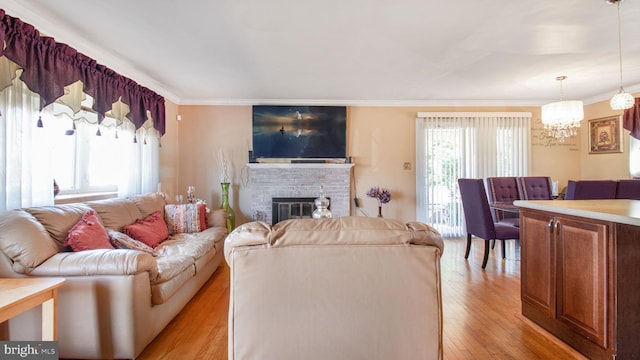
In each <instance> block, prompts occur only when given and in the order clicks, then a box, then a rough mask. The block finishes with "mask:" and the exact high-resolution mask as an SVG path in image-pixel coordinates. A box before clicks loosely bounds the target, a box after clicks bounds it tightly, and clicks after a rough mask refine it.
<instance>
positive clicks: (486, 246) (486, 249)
mask: <svg viewBox="0 0 640 360" xmlns="http://www.w3.org/2000/svg"><path fill="white" fill-rule="evenodd" d="M490 242H491V240H485V241H484V258H483V259H482V268H483V269H484V268H485V267H487V260H489V243H490Z"/></svg>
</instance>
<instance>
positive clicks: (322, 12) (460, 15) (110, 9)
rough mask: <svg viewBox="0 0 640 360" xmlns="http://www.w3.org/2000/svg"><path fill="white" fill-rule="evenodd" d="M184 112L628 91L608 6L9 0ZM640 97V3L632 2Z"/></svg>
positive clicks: (630, 74) (514, 1)
mask: <svg viewBox="0 0 640 360" xmlns="http://www.w3.org/2000/svg"><path fill="white" fill-rule="evenodd" d="M0 8H3V9H4V10H5V11H6V12H7V14H8V15H10V16H14V17H19V18H21V19H22V20H23V21H25V22H27V23H30V24H32V25H34V26H35V27H36V28H37V29H39V30H40V31H41V32H42V33H44V34H47V35H49V36H53V37H54V38H56V40H57V41H59V42H64V43H67V44H69V45H71V46H72V47H74V48H76V49H77V50H78V51H80V52H82V53H84V54H86V55H88V56H90V57H92V58H94V59H96V60H97V61H98V62H99V63H102V64H104V65H106V66H108V67H110V68H112V69H113V70H115V71H117V72H118V73H120V74H122V75H124V76H127V77H130V78H132V79H133V80H135V81H137V82H138V83H140V84H142V85H144V86H146V87H149V88H151V89H152V90H155V91H156V92H158V93H160V94H161V95H163V96H165V97H166V98H167V99H169V100H170V101H173V102H175V103H177V104H292V105H293V104H304V105H321V104H325V105H389V106H392V105H542V104H544V103H547V102H551V101H557V100H559V98H560V84H559V82H558V81H556V80H555V78H556V77H557V76H559V75H566V76H567V77H568V78H567V80H565V81H564V85H563V88H564V99H565V100H583V101H585V102H586V103H587V104H588V103H593V102H597V101H601V100H605V99H608V98H610V97H611V96H612V95H613V94H615V93H616V92H617V91H618V88H619V81H620V80H619V78H620V77H619V76H620V75H619V58H618V35H617V7H616V5H609V4H607V3H606V2H605V1H604V0H563V1H558V0H535V1H531V0H511V1H496V0H458V1H433V0H431V1H428V0H427V1H425V0H369V1H356V0H271V1H264V0H182V1H174V0H156V1H131V0H108V1H107V0H101V1H98V0H94V1H86V0H56V1H51V0H28V1H25V0H0ZM620 9H621V18H622V22H621V24H622V53H623V78H624V85H625V89H626V90H627V91H628V92H639V91H640V38H639V35H640V0H627V1H625V2H624V3H622V5H621V7H620Z"/></svg>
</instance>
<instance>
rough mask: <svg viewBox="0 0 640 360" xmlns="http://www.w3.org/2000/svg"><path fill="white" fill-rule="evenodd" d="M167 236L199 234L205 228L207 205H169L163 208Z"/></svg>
mask: <svg viewBox="0 0 640 360" xmlns="http://www.w3.org/2000/svg"><path fill="white" fill-rule="evenodd" d="M164 219H165V221H166V222H167V227H168V229H169V234H179V233H192V232H199V231H202V230H204V229H206V228H207V205H205V204H169V205H165V207H164Z"/></svg>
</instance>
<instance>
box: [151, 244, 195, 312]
mask: <svg viewBox="0 0 640 360" xmlns="http://www.w3.org/2000/svg"><path fill="white" fill-rule="evenodd" d="M156 263H157V266H158V277H157V278H156V279H155V280H153V281H151V302H152V303H153V304H154V305H158V304H162V303H164V302H165V301H167V299H169V298H170V297H171V296H172V295H173V294H175V292H176V291H178V289H180V288H181V287H182V286H183V285H184V284H185V283H187V282H188V281H189V280H191V278H192V277H193V276H194V275H195V274H196V270H195V265H194V263H193V258H191V257H190V256H184V255H174V256H167V257H157V258H156Z"/></svg>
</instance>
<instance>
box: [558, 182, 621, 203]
mask: <svg viewBox="0 0 640 360" xmlns="http://www.w3.org/2000/svg"><path fill="white" fill-rule="evenodd" d="M617 187H618V182H617V181H616V180H569V182H568V183H567V191H566V194H565V196H564V199H565V200H594V199H615V197H616V188H617Z"/></svg>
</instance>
